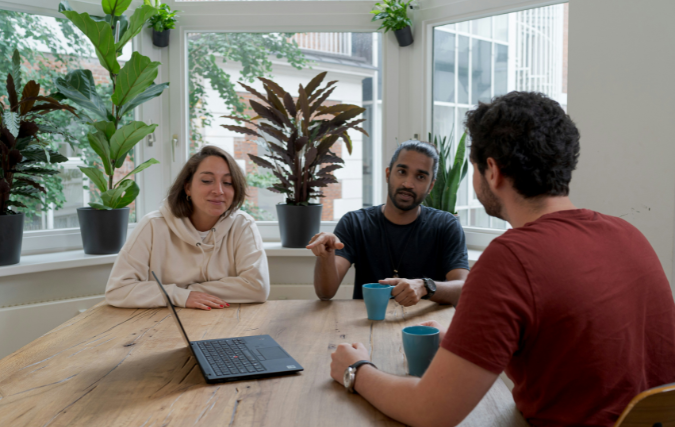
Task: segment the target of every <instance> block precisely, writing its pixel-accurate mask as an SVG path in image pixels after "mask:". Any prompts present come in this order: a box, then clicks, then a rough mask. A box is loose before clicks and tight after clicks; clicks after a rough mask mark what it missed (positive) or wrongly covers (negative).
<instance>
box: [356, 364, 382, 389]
mask: <svg viewBox="0 0 675 427" xmlns="http://www.w3.org/2000/svg"><path fill="white" fill-rule="evenodd" d="M371 369H374V370H377V368H376V367H375V366H373V365H369V364H365V365H363V366H361V367H359V369H358V371H357V373H358V375H356V376H355V377H354V387H353V388H354V391H355V392H356V393H358V394H361V393H359V384H363V383H364V382H365V381H367V380H368V379H367V378H366V379H364V378H363V377H364V376H366V377H367V376H369V375H370V374H369V373H368V372H369V371H370V370H371Z"/></svg>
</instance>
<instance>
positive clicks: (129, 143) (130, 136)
mask: <svg viewBox="0 0 675 427" xmlns="http://www.w3.org/2000/svg"><path fill="white" fill-rule="evenodd" d="M156 127H157V125H146V124H145V123H143V122H131V123H129V124H128V125H126V126H122V127H121V128H119V129H117V131H116V132H115V134H114V135H113V136H112V138H110V158H111V159H113V160H117V159H119V158H120V155H122V154H125V153H127V152H128V151H129V150H131V149H132V148H133V147H134V145H136V144H137V143H138V142H139V141H140V140H141V139H143V138H145V137H146V136H147V135H149V134H151V133H152V132H154V130H155V128H156Z"/></svg>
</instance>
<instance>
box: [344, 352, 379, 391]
mask: <svg viewBox="0 0 675 427" xmlns="http://www.w3.org/2000/svg"><path fill="white" fill-rule="evenodd" d="M363 365H373V367H374V368H375V369H377V366H375V364H374V363H373V362H371V361H370V360H359V361H358V362H356V363H353V364H352V365H350V366H349V367H348V368H347V369H351V370H352V372H353V374H352V379H351V381H350V383H349V385H348V386H346V387H347V390H348V391H349V392H350V393H356V390H354V383H356V371H357V370H358V369H359V368H360V367H361V366H363Z"/></svg>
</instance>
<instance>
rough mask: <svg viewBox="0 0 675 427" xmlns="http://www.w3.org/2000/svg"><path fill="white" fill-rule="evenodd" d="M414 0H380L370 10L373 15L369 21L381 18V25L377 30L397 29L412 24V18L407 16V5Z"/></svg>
mask: <svg viewBox="0 0 675 427" xmlns="http://www.w3.org/2000/svg"><path fill="white" fill-rule="evenodd" d="M413 1H414V0H408V1H403V0H382V2H381V3H379V2H378V3H375V7H374V8H373V10H371V11H370V13H372V14H373V15H375V16H373V19H371V22H374V21H379V20H382V25H381V26H380V28H378V30H381V29H383V28H384V32H385V33H386V32H387V31H390V30H391V31H398V30H402V29H404V28H405V27H410V26H412V20H411V19H410V18H408V7H409V6H410V4H411V3H412V2H413Z"/></svg>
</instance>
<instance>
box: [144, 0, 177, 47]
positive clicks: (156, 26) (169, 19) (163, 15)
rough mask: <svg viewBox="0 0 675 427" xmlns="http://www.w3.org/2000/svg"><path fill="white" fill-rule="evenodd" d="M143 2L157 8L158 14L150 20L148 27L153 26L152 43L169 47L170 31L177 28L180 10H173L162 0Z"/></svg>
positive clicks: (146, 0) (145, 0)
mask: <svg viewBox="0 0 675 427" xmlns="http://www.w3.org/2000/svg"><path fill="white" fill-rule="evenodd" d="M143 4H145V5H146V6H152V7H154V8H155V9H157V14H156V15H155V16H153V17H152V18H150V21H148V27H150V28H152V44H154V45H155V46H157V47H167V46H168V45H169V33H170V32H171V30H173V29H174V28H176V14H177V13H178V12H180V11H179V10H171V8H170V7H169V5H167V4H162V2H161V0H143Z"/></svg>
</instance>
